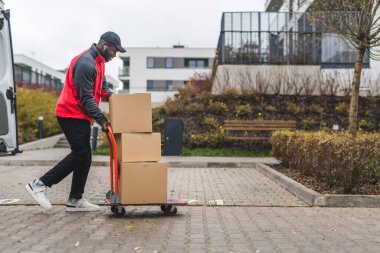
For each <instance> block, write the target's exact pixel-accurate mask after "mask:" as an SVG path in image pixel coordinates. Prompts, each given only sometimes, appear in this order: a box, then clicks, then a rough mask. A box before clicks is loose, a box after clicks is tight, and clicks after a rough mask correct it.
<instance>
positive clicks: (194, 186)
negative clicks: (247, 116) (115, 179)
mask: <svg viewBox="0 0 380 253" xmlns="http://www.w3.org/2000/svg"><path fill="white" fill-rule="evenodd" d="M49 169H50V167H47V166H31V167H27V166H0V175H2V176H1V177H0V199H20V200H19V201H18V202H17V203H16V204H35V201H34V200H33V199H32V198H31V197H30V196H29V195H28V193H27V192H26V191H25V189H24V186H25V184H27V183H28V182H29V181H31V180H32V179H34V178H37V177H40V176H42V175H43V174H44V173H45V172H46V171H48V170H49ZM108 173H109V167H92V168H91V170H90V173H89V177H88V178H89V179H88V182H87V185H86V189H85V196H86V197H87V198H88V199H89V200H91V201H94V202H96V203H98V204H104V201H105V194H106V192H107V191H108V190H109V174H108ZM168 178H169V182H168V195H169V196H174V197H179V198H182V199H188V200H193V201H195V202H194V204H196V205H212V206H213V205H238V206H306V204H305V203H303V202H302V201H301V200H299V199H298V198H297V197H295V196H294V195H292V194H291V193H289V192H288V191H287V190H286V189H285V188H283V187H281V186H280V185H278V184H277V183H275V182H274V181H272V180H271V179H269V178H268V177H266V176H265V175H263V174H262V173H261V172H259V171H257V170H256V169H254V168H170V169H169V176H168ZM70 186H71V175H70V176H68V177H67V178H65V179H64V180H62V182H60V183H59V184H57V185H54V186H53V187H52V188H51V189H48V191H47V196H48V198H49V200H50V201H51V202H52V203H53V204H60V205H64V204H65V203H66V201H67V198H68V194H69V192H70Z"/></svg>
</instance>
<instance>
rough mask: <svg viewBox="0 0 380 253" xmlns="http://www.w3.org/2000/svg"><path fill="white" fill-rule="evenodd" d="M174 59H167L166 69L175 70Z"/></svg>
mask: <svg viewBox="0 0 380 253" xmlns="http://www.w3.org/2000/svg"><path fill="white" fill-rule="evenodd" d="M173 63H174V59H173V57H167V58H165V68H173Z"/></svg>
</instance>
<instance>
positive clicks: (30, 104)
mask: <svg viewBox="0 0 380 253" xmlns="http://www.w3.org/2000/svg"><path fill="white" fill-rule="evenodd" d="M57 99H58V97H57V95H56V94H55V93H52V92H45V91H42V90H39V89H26V88H22V87H19V88H17V118H18V134H19V136H18V137H19V138H18V140H19V143H20V144H22V143H25V142H29V141H33V140H36V139H37V134H38V129H37V124H38V117H39V116H43V117H44V121H43V134H44V137H48V136H52V135H54V134H58V133H60V132H61V130H60V128H59V126H58V123H57V119H56V116H55V105H56V103H57Z"/></svg>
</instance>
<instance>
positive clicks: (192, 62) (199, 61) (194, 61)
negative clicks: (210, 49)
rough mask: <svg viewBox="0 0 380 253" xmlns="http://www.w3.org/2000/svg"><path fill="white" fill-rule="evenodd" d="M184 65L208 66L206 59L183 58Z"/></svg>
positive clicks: (192, 66) (193, 66) (191, 66)
mask: <svg viewBox="0 0 380 253" xmlns="http://www.w3.org/2000/svg"><path fill="white" fill-rule="evenodd" d="M185 67H188V68H205V67H208V59H185Z"/></svg>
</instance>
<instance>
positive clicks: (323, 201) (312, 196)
mask: <svg viewBox="0 0 380 253" xmlns="http://www.w3.org/2000/svg"><path fill="white" fill-rule="evenodd" d="M256 169H257V170H259V171H260V172H262V173H263V174H264V175H266V176H268V177H269V178H271V179H273V180H274V181H276V182H277V183H279V184H280V185H282V186H283V187H284V188H285V189H287V190H288V191H289V192H291V193H293V194H294V195H295V196H297V197H298V198H299V199H301V200H302V201H304V202H305V203H306V204H308V205H310V206H321V207H380V195H344V194H336V195H335V194H320V193H318V192H316V191H313V190H311V189H309V188H307V187H306V186H304V185H302V184H300V183H298V182H296V181H294V180H293V179H291V178H289V177H287V176H285V175H283V174H281V173H279V172H277V171H276V170H274V169H272V168H271V167H269V166H268V165H265V164H262V163H257V164H256Z"/></svg>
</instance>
